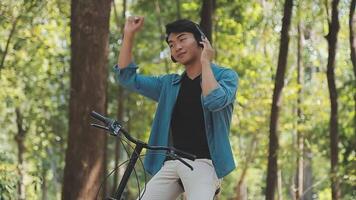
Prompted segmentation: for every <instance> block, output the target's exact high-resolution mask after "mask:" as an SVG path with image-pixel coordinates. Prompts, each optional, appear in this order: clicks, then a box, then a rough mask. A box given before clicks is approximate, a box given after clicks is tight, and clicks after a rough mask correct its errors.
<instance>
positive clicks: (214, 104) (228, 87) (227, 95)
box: [203, 70, 238, 112]
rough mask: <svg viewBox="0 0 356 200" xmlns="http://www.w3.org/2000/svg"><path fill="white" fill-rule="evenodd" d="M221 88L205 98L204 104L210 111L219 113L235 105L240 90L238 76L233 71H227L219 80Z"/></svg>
mask: <svg viewBox="0 0 356 200" xmlns="http://www.w3.org/2000/svg"><path fill="white" fill-rule="evenodd" d="M218 84H219V86H218V87H217V88H216V89H214V90H212V91H211V92H210V93H209V94H208V95H206V96H205V97H203V104H204V107H206V108H207V109H208V110H209V111H212V112H214V111H219V110H221V109H223V108H224V107H226V106H228V105H230V104H232V103H234V101H235V97H236V91H237V88H238V75H237V73H236V72H234V71H233V70H227V71H226V72H224V74H223V75H222V77H221V79H220V80H218Z"/></svg>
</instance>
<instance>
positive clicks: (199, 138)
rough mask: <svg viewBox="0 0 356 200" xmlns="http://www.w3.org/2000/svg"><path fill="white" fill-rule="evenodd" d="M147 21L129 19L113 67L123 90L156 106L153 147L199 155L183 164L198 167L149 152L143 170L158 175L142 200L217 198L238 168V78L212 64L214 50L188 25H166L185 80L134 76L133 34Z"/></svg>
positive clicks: (196, 28)
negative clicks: (232, 136)
mask: <svg viewBox="0 0 356 200" xmlns="http://www.w3.org/2000/svg"><path fill="white" fill-rule="evenodd" d="M143 23H144V18H143V17H129V18H128V19H127V21H126V23H125V28H124V38H123V43H122V47H121V51H120V55H119V59H118V65H117V66H115V73H116V78H117V80H118V81H119V83H120V84H121V85H123V86H124V87H125V88H128V89H130V90H132V91H135V92H137V93H140V94H142V95H144V96H146V97H148V98H150V99H152V100H154V101H157V102H158V107H157V111H156V115H155V119H154V122H153V125H152V130H151V135H150V138H149V142H148V143H149V144H150V145H159V146H170V145H173V146H174V147H175V148H177V149H179V150H183V151H186V152H188V153H191V154H194V155H196V156H197V159H196V160H195V161H191V160H188V159H185V160H186V161H187V162H188V163H189V164H191V165H192V166H193V168H194V170H193V171H191V170H190V169H189V168H188V167H186V166H185V165H183V164H182V163H180V162H179V161H177V160H170V159H169V158H166V157H165V156H164V155H159V154H155V153H154V152H150V151H149V152H148V153H147V154H146V156H145V168H146V170H147V171H148V172H149V173H150V174H152V175H154V176H153V177H152V179H151V180H150V181H149V182H148V184H147V188H146V191H145V192H144V193H143V196H142V199H145V200H172V199H176V198H177V197H178V196H179V194H180V193H182V192H183V191H185V193H186V196H187V198H188V199H189V200H206V199H213V198H214V195H215V192H216V191H217V189H219V186H220V180H221V178H222V177H224V176H226V175H227V174H228V173H230V172H231V171H232V170H233V169H234V168H235V163H234V159H233V155H232V151H231V146H230V143H229V138H228V136H229V129H230V122H231V116H232V111H233V104H234V100H235V96H236V91H237V86H238V76H237V74H236V73H235V72H234V71H233V70H231V69H227V68H222V67H219V66H217V65H216V64H213V63H212V59H213V55H214V50H213V48H212V47H211V45H210V42H209V41H208V39H207V38H206V37H205V36H204V34H203V33H202V32H201V30H200V28H199V26H198V25H197V24H195V23H193V22H191V21H189V20H177V21H175V22H172V23H170V24H167V25H166V33H167V38H166V41H167V43H168V45H169V47H170V51H171V58H172V61H173V62H178V63H179V64H181V65H183V66H184V68H185V72H184V73H183V74H182V75H178V74H168V75H163V76H158V77H153V76H144V75H140V74H137V73H136V69H137V65H136V64H135V63H134V62H133V61H132V60H133V59H132V48H133V41H134V37H135V34H136V33H137V32H138V31H139V30H140V29H141V28H142V26H143Z"/></svg>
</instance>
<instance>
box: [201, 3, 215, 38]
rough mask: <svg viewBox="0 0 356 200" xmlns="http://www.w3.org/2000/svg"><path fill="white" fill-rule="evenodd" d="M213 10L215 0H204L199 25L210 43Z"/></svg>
mask: <svg viewBox="0 0 356 200" xmlns="http://www.w3.org/2000/svg"><path fill="white" fill-rule="evenodd" d="M214 10H215V0H204V1H203V4H202V7H201V12H200V26H201V28H202V29H203V31H204V32H205V33H206V37H207V38H208V39H209V41H210V42H211V43H212V29H213V28H212V27H213V21H212V18H213V14H214Z"/></svg>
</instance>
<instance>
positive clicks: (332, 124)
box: [326, 0, 340, 200]
mask: <svg viewBox="0 0 356 200" xmlns="http://www.w3.org/2000/svg"><path fill="white" fill-rule="evenodd" d="M338 4H339V0H333V1H332V7H331V21H330V20H329V16H328V23H329V33H328V34H327V35H326V39H327V41H328V53H329V57H328V64H327V71H326V75H327V80H328V88H329V95H330V108H331V113H330V121H329V139H330V158H331V159H330V163H331V169H330V172H331V173H330V174H331V175H330V178H331V193H332V199H333V200H337V199H339V198H340V188H339V184H340V183H339V178H338V162H339V159H338V154H339V149H338V143H339V133H338V102H337V90H336V84H335V72H334V69H335V57H336V47H337V34H338V32H339V29H340V24H339V18H338V8H337V7H338Z"/></svg>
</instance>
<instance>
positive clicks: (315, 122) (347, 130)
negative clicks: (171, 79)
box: [0, 0, 356, 199]
mask: <svg viewBox="0 0 356 200" xmlns="http://www.w3.org/2000/svg"><path fill="white" fill-rule="evenodd" d="M177 2H179V4H177ZM324 3H325V2H324V1H310V0H308V1H301V0H298V1H296V4H295V5H296V6H295V7H294V15H293V19H292V26H291V30H290V36H291V37H290V48H289V54H288V66H287V72H286V80H285V88H284V90H283V99H282V101H281V111H280V119H279V127H278V132H279V144H280V152H279V161H278V164H279V168H280V170H281V175H282V178H281V180H282V185H283V187H282V190H283V191H282V195H283V198H284V199H291V196H290V195H291V189H290V188H292V186H293V185H294V177H295V175H296V165H297V163H296V158H297V154H296V152H297V150H296V131H297V130H298V131H300V132H302V134H303V135H304V137H305V148H306V149H308V150H310V151H311V152H310V161H311V163H312V176H313V177H312V179H313V184H314V185H313V186H312V189H311V191H312V193H313V194H314V196H316V197H318V198H319V199H329V198H330V193H331V191H330V180H329V177H328V174H329V166H330V164H329V163H330V162H329V157H330V155H329V154H330V147H329V136H328V135H329V113H330V108H329V107H330V105H329V93H328V88H327V81H326V74H325V71H326V64H327V57H328V54H327V42H326V40H325V37H324V36H325V34H326V33H327V32H328V26H327V20H326V9H325V4H324ZM283 4H284V1H257V0H252V1H247V0H243V1H232V0H219V1H216V5H217V7H216V9H215V14H214V18H213V46H214V48H215V50H216V59H215V62H217V63H219V64H221V65H223V66H227V67H230V68H232V69H234V70H236V71H237V72H238V74H239V77H240V82H239V91H238V96H237V100H236V102H235V111H234V116H233V120H232V127H231V137H230V138H231V145H232V147H233V149H234V155H235V160H236V162H237V164H238V167H237V169H236V170H235V171H234V172H233V173H231V174H230V175H229V176H228V177H225V178H224V181H223V189H222V194H221V199H231V198H233V197H235V195H236V186H237V182H238V181H239V179H240V178H241V174H242V172H243V170H244V169H245V168H246V169H247V171H246V176H245V179H244V182H245V184H246V186H247V188H248V195H249V199H262V198H263V196H264V190H265V182H266V181H265V180H266V171H267V170H266V169H267V156H268V134H269V118H270V109H271V102H272V100H271V99H272V90H273V87H274V76H275V71H276V66H277V60H278V53H279V52H278V49H279V39H280V30H281V19H282V16H283ZM115 5H116V11H117V15H118V20H116V19H115V14H114V9H112V13H111V14H112V16H111V21H110V26H111V27H110V30H111V31H110V42H109V47H110V50H109V51H110V53H109V64H108V71H109V72H110V75H109V79H108V85H109V87H108V111H107V112H108V115H109V116H111V117H113V118H116V116H117V112H118V102H117V98H118V97H117V96H118V95H117V93H118V86H117V84H116V83H115V81H114V78H113V73H112V66H114V64H115V63H116V61H117V55H118V53H119V49H120V45H119V44H118V43H119V41H120V39H121V37H122V32H121V26H122V25H123V23H124V20H123V19H122V17H121V16H122V12H123V6H122V1H115ZM178 8H179V11H180V12H179V13H178ZM200 9H201V1H197V0H194V1H188V0H179V1H164V0H149V1H148V0H138V1H127V11H126V13H127V14H128V15H132V14H138V15H144V16H145V26H144V30H143V31H142V32H140V33H139V34H138V35H137V41H136V45H135V49H134V59H135V61H136V62H137V63H138V64H139V66H140V72H141V73H143V74H151V75H160V74H165V73H181V72H182V71H183V67H182V66H179V65H177V64H172V63H171V62H170V53H169V49H168V47H167V45H166V43H165V41H164V36H165V35H164V34H165V33H164V31H165V30H164V25H165V24H166V23H168V22H170V21H173V20H175V19H177V17H178V16H180V17H181V18H188V19H192V20H193V21H195V22H199V21H200V15H199V14H200ZM339 9H340V15H339V18H340V24H341V29H340V32H339V38H338V42H339V44H338V49H337V62H336V70H335V72H336V81H337V83H336V84H337V89H338V94H339V97H338V103H339V124H340V126H339V133H340V144H339V148H340V153H339V157H340V167H339V174H340V177H341V178H342V184H341V188H342V194H343V199H354V198H355V195H356V194H355V193H354V192H353V191H354V188H355V187H356V185H355V182H356V181H355V180H356V176H355V174H356V172H355V167H354V166H355V163H356V156H355V155H356V152H355V145H356V144H355V129H356V128H355V124H354V116H355V110H354V105H355V102H354V94H355V93H356V89H355V88H356V86H355V80H356V79H355V77H354V74H353V71H352V64H351V62H350V58H349V41H348V34H349V32H348V24H347V23H348V11H349V10H348V9H349V1H345V0H343V1H341V2H340V6H339ZM69 12H70V4H69V1H64V0H50V1H42V0H32V1H9V0H5V1H1V2H0V61H1V59H3V58H4V56H5V60H4V64H3V66H1V68H0V88H1V89H0V124H1V130H0V152H6V153H1V154H0V161H1V162H0V163H1V164H0V199H16V198H17V181H18V179H19V175H18V172H17V164H18V157H17V153H18V148H17V143H16V142H15V140H14V137H15V136H16V135H17V134H18V127H17V121H16V120H17V117H16V114H15V109H18V110H19V111H20V112H21V114H22V116H23V121H22V128H23V129H24V130H25V131H26V136H25V143H24V144H25V147H26V148H25V153H24V160H25V161H24V162H25V163H24V172H25V175H24V178H25V180H26V181H25V187H26V197H27V199H40V198H41V197H42V192H43V190H46V191H47V193H48V194H47V196H48V199H59V198H60V192H61V182H62V173H63V167H64V152H65V148H66V143H67V138H66V135H67V131H68V119H67V118H68V112H67V110H68V101H69V89H70V88H69V74H70V72H69V65H70V35H69V33H70V27H69V23H70V21H69V20H70V19H69ZM299 22H302V25H303V36H304V38H305V40H304V43H303V50H302V65H303V67H304V78H303V84H302V85H300V84H298V83H297V81H296V79H297V71H296V65H297V24H298V23H299ZM12 29H13V30H14V31H13V32H11V30H12ZM11 33H12V34H11ZM10 35H11V38H10V40H9V36H10ZM8 41H9V45H8V48H6V44H7V42H8ZM6 49H7V51H6ZM5 54H6V55H5ZM300 88H302V89H303V93H302V96H301V97H302V102H301V108H302V110H303V116H302V118H301V119H298V118H297V113H296V108H297V106H298V104H297V99H298V94H297V91H298V89H300ZM122 101H123V102H124V111H123V113H124V117H123V119H122V120H123V124H124V126H125V128H127V129H128V130H129V131H130V133H132V135H133V136H135V137H138V138H140V139H142V140H144V141H147V140H148V136H149V133H150V125H151V123H152V120H153V116H154V111H155V108H156V105H155V103H154V102H152V101H149V100H147V99H145V98H143V97H141V96H139V95H137V94H132V93H130V92H127V91H124V98H123V100H122ZM298 121H300V122H301V123H300V124H298V123H297V122H298ZM114 141H115V139H114V138H113V137H109V141H108V152H111V153H110V155H109V157H108V161H109V165H108V169H112V168H113V160H114V159H113V155H112V152H114ZM251 152H252V153H251ZM122 154H124V153H122ZM125 158H126V157H125V156H124V155H122V156H121V160H123V159H125ZM139 173H140V174H141V175H140V181H141V183H142V181H143V176H142V170H141V171H140V172H139ZM44 182H45V183H47V188H45V189H42V188H41V187H42V186H43V185H45V184H44ZM109 183H110V186H111V185H113V184H112V181H109ZM141 185H142V184H141ZM136 187H137V186H136V183H134V182H131V183H130V185H129V188H130V189H129V191H130V196H131V197H132V199H134V198H135V194H137V192H138V191H137V188H136Z"/></svg>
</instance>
